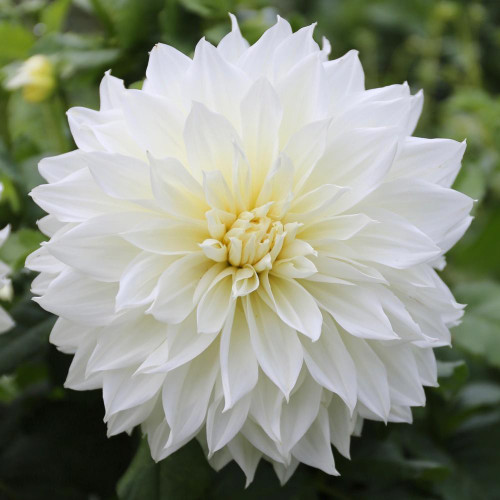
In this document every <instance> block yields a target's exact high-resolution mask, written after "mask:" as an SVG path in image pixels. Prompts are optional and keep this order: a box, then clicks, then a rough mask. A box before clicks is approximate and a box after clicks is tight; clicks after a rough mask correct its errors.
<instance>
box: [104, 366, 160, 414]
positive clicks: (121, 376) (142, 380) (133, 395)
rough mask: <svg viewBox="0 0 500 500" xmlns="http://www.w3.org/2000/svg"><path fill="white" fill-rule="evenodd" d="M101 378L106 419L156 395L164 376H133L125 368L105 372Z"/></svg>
mask: <svg viewBox="0 0 500 500" xmlns="http://www.w3.org/2000/svg"><path fill="white" fill-rule="evenodd" d="M102 377H103V381H102V397H103V399H104V406H105V407H106V418H109V417H110V416H111V415H113V414H114V413H117V412H119V411H123V410H128V409H129V408H133V407H135V406H139V405H141V404H144V403H146V402H147V401H149V400H150V399H151V398H153V397H155V396H156V395H157V394H158V392H159V390H160V389H161V387H162V385H163V381H164V380H165V375H164V374H156V375H141V374H134V371H133V369H127V368H125V369H121V370H110V371H105V372H103V375H102Z"/></svg>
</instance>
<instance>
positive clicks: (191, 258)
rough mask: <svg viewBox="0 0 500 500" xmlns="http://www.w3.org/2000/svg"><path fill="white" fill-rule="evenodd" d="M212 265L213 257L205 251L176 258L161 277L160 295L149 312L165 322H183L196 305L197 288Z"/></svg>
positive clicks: (159, 281)
mask: <svg viewBox="0 0 500 500" xmlns="http://www.w3.org/2000/svg"><path fill="white" fill-rule="evenodd" d="M211 265H212V261H210V260H208V259H207V258H206V257H205V255H204V254H203V253H201V252H200V253H195V254H190V255H186V256H184V257H181V258H180V259H178V260H176V261H175V262H174V263H173V264H171V265H170V266H169V267H168V268H167V270H166V271H165V272H164V273H163V274H162V275H161V277H160V279H159V280H158V288H157V292H156V297H155V299H154V302H153V304H152V305H151V307H150V308H149V309H148V312H149V313H150V314H152V315H153V316H154V317H155V318H156V319H157V320H159V321H164V322H165V323H180V322H182V321H183V320H184V319H185V318H186V317H187V316H188V315H189V313H190V312H191V311H192V310H193V309H194V307H195V303H194V301H193V295H194V291H195V289H196V286H197V284H198V282H199V280H200V279H201V277H202V276H203V274H204V273H205V272H206V271H207V270H208V269H209V267H211Z"/></svg>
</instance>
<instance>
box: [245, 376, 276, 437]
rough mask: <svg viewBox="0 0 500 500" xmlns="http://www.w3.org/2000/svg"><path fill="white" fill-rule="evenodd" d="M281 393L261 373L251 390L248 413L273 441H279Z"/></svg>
mask: <svg viewBox="0 0 500 500" xmlns="http://www.w3.org/2000/svg"><path fill="white" fill-rule="evenodd" d="M283 399H284V397H283V393H282V392H281V391H280V390H279V389H278V387H277V386H276V385H274V384H273V383H272V382H271V380H270V379H269V378H268V377H266V376H265V375H264V374H263V373H260V374H259V381H258V383H257V385H256V386H255V388H254V390H253V391H252V403H251V407H250V414H251V416H252V418H253V419H254V420H255V422H256V423H257V424H259V426H260V427H262V429H263V430H264V432H265V433H266V434H267V435H268V436H269V438H270V439H272V440H273V441H276V442H279V441H281V429H280V422H281V410H282V408H283Z"/></svg>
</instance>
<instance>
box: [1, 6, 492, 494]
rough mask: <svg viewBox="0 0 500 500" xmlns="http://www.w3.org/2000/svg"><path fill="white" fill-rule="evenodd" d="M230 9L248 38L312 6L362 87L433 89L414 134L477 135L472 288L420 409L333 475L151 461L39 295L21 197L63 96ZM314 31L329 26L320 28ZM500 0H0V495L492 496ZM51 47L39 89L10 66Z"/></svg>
mask: <svg viewBox="0 0 500 500" xmlns="http://www.w3.org/2000/svg"><path fill="white" fill-rule="evenodd" d="M228 11H231V12H234V13H235V14H237V16H238V18H239V19H240V25H241V28H242V31H243V34H244V35H245V36H246V37H247V39H248V40H249V41H250V42H254V41H255V40H257V39H258V37H259V36H260V34H261V33H262V32H263V31H264V30H265V29H266V28H268V27H269V26H270V25H271V24H273V23H274V20H275V15H276V14H277V13H279V14H280V15H282V16H284V17H286V18H287V19H288V20H289V21H290V22H291V23H292V25H293V27H294V28H295V29H297V28H300V27H302V26H304V25H306V24H310V23H311V22H313V21H316V20H318V21H319V25H318V28H317V33H316V34H317V36H318V37H320V36H321V35H325V36H327V37H328V38H329V40H330V41H331V42H332V47H333V52H332V57H338V56H340V55H342V54H344V53H345V52H346V51H347V50H349V49H351V48H356V49H358V50H359V51H360V57H361V61H362V63H363V66H364V68H365V72H366V83H367V87H376V86H382V85H388V84H391V83H401V82H403V81H405V80H408V81H409V83H410V85H411V87H412V90H413V91H414V92H415V91H417V90H418V89H420V88H423V89H424V90H425V105H424V112H423V115H422V119H421V121H420V124H419V127H418V129H417V132H416V133H417V135H420V136H423V137H450V138H453V139H457V140H460V141H461V140H463V139H464V138H467V140H468V149H467V152H466V156H465V159H464V166H463V170H462V172H461V174H460V176H459V178H458V179H457V182H456V185H455V187H456V188H457V189H459V190H461V191H464V192H465V193H467V194H468V195H470V196H472V197H473V198H475V199H476V200H477V203H476V205H475V210H474V211H475V214H474V215H475V217H476V219H475V221H474V223H473V225H472V227H471V229H470V230H469V231H468V233H467V234H466V236H465V238H464V239H463V240H462V242H461V243H459V244H458V245H457V246H456V247H455V249H454V250H453V251H452V252H451V253H450V254H449V256H448V262H449V265H448V267H447V268H446V271H445V279H446V281H447V282H448V283H449V284H450V285H451V287H452V289H453V291H454V292H455V294H456V296H457V298H458V300H460V301H462V302H465V303H468V304H469V307H468V309H467V312H466V316H465V319H464V322H463V323H462V325H461V326H459V327H457V328H455V329H454V330H453V332H452V333H453V335H454V345H455V348H454V349H453V350H450V349H446V348H443V349H441V350H440V351H438V353H437V354H438V358H439V359H440V365H439V369H440V375H441V377H440V382H441V387H440V388H438V389H431V390H428V391H427V396H428V404H427V407H426V408H424V409H418V410H417V411H415V412H414V416H415V423H414V425H413V426H408V425H404V424H391V425H389V426H387V427H386V426H384V425H383V424H380V423H374V422H371V423H367V424H366V425H365V428H364V430H363V439H361V440H359V439H355V440H354V442H353V446H352V461H351V462H349V461H347V460H345V459H342V457H340V456H339V455H336V460H337V468H338V469H339V471H340V472H341V473H342V476H341V478H332V477H330V476H327V475H325V474H323V473H321V472H319V471H316V470H312V469H309V468H308V467H306V466H303V465H301V466H300V468H299V469H298V471H297V472H296V474H295V475H294V476H293V477H292V479H291V480H290V481H289V483H287V485H286V486H285V487H284V488H280V487H279V485H278V481H277V479H276V478H275V477H274V474H273V473H272V471H271V470H270V467H266V466H265V465H264V464H263V465H261V466H260V467H259V470H258V472H257V476H256V479H255V481H254V483H253V484H252V485H251V486H250V487H249V488H248V489H247V490H243V486H244V478H243V474H242V473H241V472H240V471H239V470H238V469H237V467H236V466H234V465H229V466H227V467H226V468H225V469H224V470H223V471H221V472H220V473H219V474H216V473H215V472H213V471H212V470H211V469H210V467H209V466H208V464H206V460H205V459H204V458H203V457H202V454H201V450H200V449H199V446H198V445H197V444H196V443H191V445H189V446H187V447H185V448H183V449H182V450H180V451H179V452H177V453H176V454H174V455H173V456H171V457H169V458H168V459H167V460H165V461H163V462H161V463H160V464H158V465H154V463H153V462H152V460H151V459H150V457H149V451H148V450H147V447H144V446H142V445H141V439H140V433H139V432H138V431H136V432H135V433H134V434H133V435H132V436H131V437H127V436H118V437H114V438H112V439H109V440H108V439H107V438H106V436H105V426H104V424H103V423H102V415H103V405H102V401H101V395H100V393H99V392H98V391H93V392H85V393H76V392H73V391H66V390H65V389H64V388H63V382H64V377H65V373H66V372H67V368H68V365H69V362H70V357H69V356H65V355H63V354H60V353H58V352H57V351H56V350H55V348H53V347H52V346H50V345H49V343H48V334H49V332H50V329H51V326H52V324H53V321H54V320H53V318H52V317H51V316H50V315H48V314H47V313H45V312H43V311H42V310H41V309H40V308H39V307H38V306H37V305H36V304H34V303H32V302H30V294H29V285H30V281H31V280H32V278H33V276H32V275H30V274H29V273H27V272H26V271H25V270H23V265H24V259H25V257H26V256H27V255H28V254H29V253H30V252H31V251H33V250H34V249H35V248H36V247H37V246H38V245H39V243H40V242H41V241H43V236H42V235H41V233H39V231H38V230H37V228H36V220H37V219H39V218H41V217H42V215H43V214H42V212H41V211H40V209H38V208H37V207H36V206H35V205H34V204H33V203H32V202H31V200H30V199H29V197H27V193H28V192H29V191H30V190H31V188H32V187H34V186H36V185H37V184H39V183H40V182H42V179H41V178H40V176H39V174H38V172H37V168H36V165H37V163H38V161H39V160H40V158H42V157H45V156H52V155H56V154H60V153H63V152H65V151H70V150H71V149H73V148H74V147H75V146H74V144H73V142H72V139H71V136H70V134H69V131H68V127H67V123H66V118H65V110H66V109H67V108H69V107H71V106H88V107H94V108H96V107H97V106H98V84H99V81H100V79H101V77H102V75H103V72H104V71H105V70H107V69H109V68H112V70H113V74H114V75H115V76H118V77H120V78H123V79H124V80H125V82H126V83H127V85H129V86H140V85H141V79H142V78H143V76H144V71H145V67H146V63H147V52H148V51H149V50H150V49H151V47H152V46H153V45H154V44H155V43H156V42H164V43H168V44H171V45H175V46H176V47H177V48H179V49H180V50H183V51H184V52H185V53H187V54H191V53H192V51H193V50H194V46H195V43H196V42H197V40H198V39H199V38H200V37H201V36H205V37H206V38H207V39H208V40H210V41H212V42H214V43H216V42H218V40H219V39H220V38H221V37H222V35H223V34H224V33H225V32H227V31H228V29H229V19H228V16H227V12H228ZM318 39H319V38H318ZM499 49H500V4H498V2H495V1H494V0H490V1H487V0H485V1H482V2H480V1H467V2H466V1H458V0H456V1H451V0H449V1H435V0H408V1H405V2H401V1H398V0H377V1H373V0H371V1H370V0H308V1H305V0H274V1H264V0H239V1H238V0H142V1H140V2H139V1H137V0H55V1H46V0H24V1H22V2H15V1H13V0H0V66H1V67H2V68H3V69H2V74H1V78H2V81H3V89H0V115H1V116H2V117H3V119H2V120H1V121H0V181H1V182H2V183H3V184H4V188H5V189H4V194H3V198H2V200H1V206H0V227H3V226H4V225H5V224H7V223H8V222H10V223H11V224H12V226H13V233H12V235H11V236H10V238H9V240H8V241H7V242H6V244H5V245H4V247H2V248H1V249H0V260H3V261H5V262H7V263H8V264H9V265H10V266H11V267H12V268H13V285H14V292H15V293H14V298H13V300H12V301H11V302H9V303H6V304H5V306H6V307H7V308H8V309H10V312H11V314H12V315H13V316H14V318H15V320H16V322H17V326H16V328H15V329H14V330H12V331H11V332H9V333H7V334H5V335H2V336H1V337H0V498H4V497H5V498H7V499H20V500H30V499H36V500H38V499H44V498H50V499H54V500H57V499H88V498H93V499H114V498H117V497H118V498H120V499H126V500H135V499H137V500H138V499H144V498H147V499H152V500H157V499H165V498H168V499H176V498H179V499H181V498H182V499H186V498H214V499H218V498H234V497H238V498H243V499H245V498H267V497H269V498H271V497H273V498H287V499H288V498H297V499H298V498H307V499H311V498H312V499H314V498H318V499H319V498H336V499H354V498H355V499H370V500H371V499H378V498H380V499H382V498H383V499H402V498H404V499H428V498H435V499H446V500H448V499H449V500H461V499H462V498H463V499H470V498H481V499H495V498H498V471H499V470H500V452H499V446H500V258H499V256H500V236H499V234H500V203H499V201H500V148H499V147H498V144H500V98H499V97H498V90H499V86H500V83H499V82H500V59H499V58H498V51H499ZM37 54H42V55H44V56H46V57H47V60H48V61H49V62H50V64H51V65H52V69H53V77H54V79H55V80H54V86H53V88H52V87H51V89H52V90H51V92H50V93H48V94H47V96H46V97H45V98H44V99H43V100H41V101H40V102H32V101H30V100H29V99H27V98H26V94H25V93H23V90H22V89H18V90H12V89H9V90H7V87H8V82H9V81H10V80H11V79H12V77H13V75H15V74H16V72H17V71H18V70H19V67H20V66H21V64H22V63H23V61H25V60H26V59H28V58H29V57H30V56H33V55H37Z"/></svg>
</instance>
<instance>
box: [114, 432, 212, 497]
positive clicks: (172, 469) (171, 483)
mask: <svg viewBox="0 0 500 500" xmlns="http://www.w3.org/2000/svg"><path fill="white" fill-rule="evenodd" d="M214 477H215V472H214V471H213V470H212V469H211V468H210V465H209V464H208V462H207V460H206V458H205V457H204V456H203V453H202V452H201V449H200V447H199V445H198V443H197V442H196V441H191V442H190V443H189V444H187V445H185V446H183V447H182V448H181V449H180V450H179V451H177V452H175V453H174V454H173V455H170V456H169V457H168V458H166V459H165V460H162V461H161V462H159V463H156V464H155V462H154V461H153V459H152V458H151V453H150V451H149V445H148V443H147V441H146V440H145V439H143V440H142V442H141V445H140V446H139V449H138V450H137V454H136V456H135V457H134V459H133V461H132V463H131V464H130V466H129V468H128V469H127V471H126V472H125V474H124V475H123V477H122V478H121V479H120V481H119V482H118V486H117V493H118V497H119V498H120V500H143V499H144V498H147V499H148V500H166V499H168V500H177V499H178V500H197V499H199V498H206V496H207V494H208V492H209V491H210V488H211V485H212V482H213V480H214Z"/></svg>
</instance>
